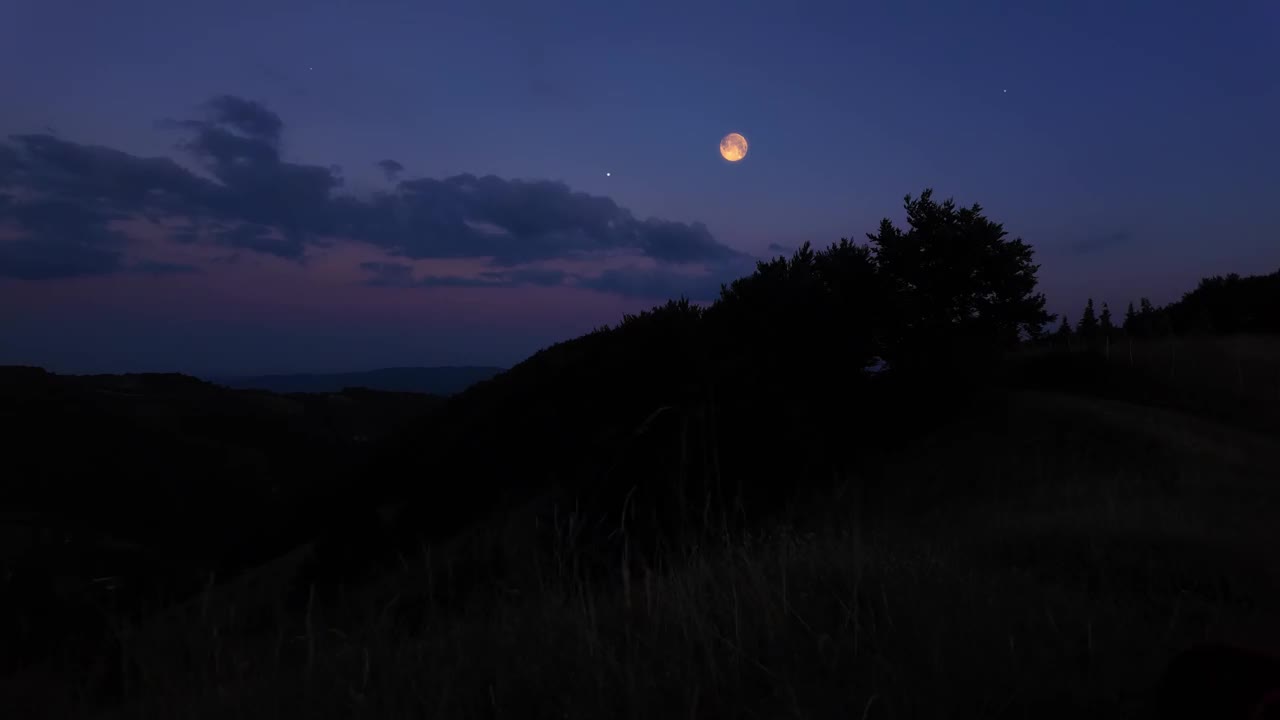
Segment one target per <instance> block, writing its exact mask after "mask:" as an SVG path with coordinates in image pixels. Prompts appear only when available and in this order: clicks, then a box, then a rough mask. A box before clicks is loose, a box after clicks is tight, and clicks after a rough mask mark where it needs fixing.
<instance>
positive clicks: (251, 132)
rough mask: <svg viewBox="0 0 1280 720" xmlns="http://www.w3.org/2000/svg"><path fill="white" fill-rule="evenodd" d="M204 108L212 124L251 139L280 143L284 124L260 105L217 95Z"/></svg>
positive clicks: (234, 97) (230, 96) (231, 96)
mask: <svg viewBox="0 0 1280 720" xmlns="http://www.w3.org/2000/svg"><path fill="white" fill-rule="evenodd" d="M206 107H207V108H208V109H209V112H210V114H211V115H212V116H213V119H214V122H217V123H221V124H223V125H227V126H229V127H232V128H234V129H235V130H237V131H239V132H241V133H243V134H245V135H247V136H249V137H251V138H257V139H259V140H264V141H266V142H270V143H273V144H276V143H279V142H280V133H281V131H283V130H284V122H283V121H282V120H281V119H280V116H279V115H277V114H275V113H273V112H271V111H270V110H268V109H266V108H265V107H264V106H262V105H261V104H260V103H257V102H254V101H252V100H245V99H243V98H239V97H236V96H234V95H219V96H217V97H215V98H213V99H212V100H210V101H209V102H208V103H207V105H206Z"/></svg>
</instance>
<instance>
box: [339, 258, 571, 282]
mask: <svg viewBox="0 0 1280 720" xmlns="http://www.w3.org/2000/svg"><path fill="white" fill-rule="evenodd" d="M360 267H361V268H362V269H364V270H366V271H367V272H369V273H370V274H371V277H370V278H369V279H368V280H367V281H366V282H365V284H366V285H370V286H373V287H519V286H524V285H533V286H538V287H555V286H557V285H564V284H565V282H566V281H567V280H569V278H570V275H569V274H568V273H566V272H564V271H563V270H553V269H546V268H521V269H512V270H503V271H492V270H490V271H485V272H481V273H479V274H477V275H475V276H464V275H424V276H422V277H414V275H413V268H412V267H410V266H409V265H405V264H403V263H386V262H366V263H361V265H360Z"/></svg>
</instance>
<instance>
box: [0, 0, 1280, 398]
mask: <svg viewBox="0 0 1280 720" xmlns="http://www.w3.org/2000/svg"><path fill="white" fill-rule="evenodd" d="M264 8H265V9H264ZM0 67H4V68H6V71H5V72H2V73H0V98H4V102H3V104H0V140H2V141H0V364H9V363H23V364H34V365H41V366H44V367H47V368H49V369H52V370H55V371H60V372H120V371H149V370H165V371H168V370H176V371H183V372H191V373H197V374H200V373H205V374H218V373H240V372H286V371H329V370H358V369H368V368H374V367H384V366H394V365H437V364H499V365H509V364H512V363H515V362H517V361H519V360H520V359H522V358H523V357H525V356H527V355H528V354H529V353H531V352H533V351H535V350H537V349H538V348H540V347H542V346H545V345H547V344H550V343H551V342H555V341H557V340H561V339H566V338H569V337H572V336H575V335H578V334H581V333H583V332H586V331H588V330H590V329H591V328H592V327H595V326H598V325H601V324H604V323H614V322H617V321H618V320H619V319H620V318H621V315H622V314H623V313H624V312H635V311H638V310H640V309H643V308H646V307H649V306H651V305H654V304H657V303H659V302H661V301H663V300H665V299H666V298H668V297H673V296H676V295H679V294H681V293H684V294H687V295H689V296H690V297H691V298H693V299H695V300H709V299H711V298H712V297H713V296H714V292H715V289H716V288H717V287H718V283H719V282H720V281H723V280H728V279H731V278H733V277H736V276H739V275H742V274H746V273H748V272H749V271H750V270H751V267H752V265H753V263H754V261H755V260H756V259H757V258H761V257H765V256H768V255H770V254H771V253H774V252H776V250H777V249H778V248H785V249H787V250H788V251H789V249H790V248H793V247H795V246H796V245H798V244H799V243H801V242H804V241H806V240H808V241H812V242H814V243H815V244H818V245H826V244H829V243H831V242H834V241H836V240H838V239H839V238H841V237H851V238H855V239H857V240H859V241H861V240H862V239H863V238H864V234H865V233H866V232H869V231H872V230H874V229H875V227H876V225H877V223H878V221H879V219H880V218H881V217H885V216H888V217H890V218H892V219H893V220H895V221H901V218H902V211H901V204H902V197H903V195H905V194H907V193H912V194H916V193H918V192H919V191H920V190H922V189H923V188H925V187H933V188H934V189H935V191H936V192H937V194H939V195H941V196H944V197H947V196H954V197H955V198H956V199H957V201H959V202H961V203H963V204H969V203H973V202H978V203H980V204H982V205H983V206H984V207H985V208H986V209H987V211H988V214H989V215H990V216H991V217H993V218H994V219H996V220H998V221H1001V222H1004V223H1005V225H1006V228H1007V229H1008V230H1009V231H1010V232H1011V234H1012V235H1014V236H1019V237H1022V238H1023V239H1024V240H1026V241H1027V242H1029V243H1031V244H1032V245H1033V246H1034V247H1035V248H1036V250H1037V260H1038V261H1039V262H1040V263H1041V264H1042V270H1041V279H1042V289H1043V290H1044V292H1045V293H1046V294H1047V295H1048V296H1049V305H1050V310H1052V311H1054V312H1063V311H1066V312H1068V313H1069V314H1070V316H1071V317H1072V319H1075V318H1076V317H1078V315H1079V308H1080V306H1081V305H1083V301H1084V298H1085V297H1086V296H1090V295H1092V296H1093V297H1094V298H1095V299H1096V300H1098V301H1102V300H1107V301H1109V302H1110V303H1111V304H1112V305H1113V306H1114V309H1116V310H1117V311H1118V310H1120V309H1122V308H1123V306H1124V304H1125V303H1127V302H1128V301H1129V300H1131V299H1135V300H1136V299H1137V297H1138V296H1140V295H1146V296H1149V297H1150V298H1151V299H1152V300H1153V301H1155V302H1159V303H1163V302H1167V301H1169V300H1173V299H1176V297H1177V296H1178V294H1180V293H1181V292H1182V291H1184V290H1187V289H1190V287H1191V286H1193V285H1194V283H1195V281H1196V280H1197V279H1198V278H1199V277H1201V276H1203V275H1205V274H1212V273H1225V272H1240V273H1242V274H1251V273H1258V272H1271V271H1274V270H1276V269H1277V268H1278V267H1280V213H1278V212H1277V211H1276V210H1275V208H1276V207H1277V202H1278V201H1277V200H1276V196H1277V193H1278V192H1280V165H1278V164H1277V161H1278V160H1280V138H1278V137H1277V130H1276V129H1277V128H1278V127H1280V5H1277V4H1276V3H1275V2H1274V1H1273V0H1228V1H1227V2H1226V3H1225V4H1219V5H1213V4H1211V3H1204V2H1199V1H1195V2H1192V1H1179V0H1164V1H1163V2H1147V1H1145V0H1123V1H1120V0H1105V1H1094V0H1071V1H1066V0H1063V1H1061V2H1059V1H1049V0H1046V1H1045V2H1037V3H1026V2H993V1H990V0H963V1H962V0H954V1H952V2H923V3H899V2H876V3H849V2H839V3H834V2H833V3H805V4H804V5H803V6H802V7H801V6H796V8H795V9H790V8H789V6H788V7H787V8H784V6H783V5H780V4H778V3H776V2H770V3H747V2H734V3H723V4H721V3H716V4H713V3H710V2H697V3H691V2H678V3H677V2H672V3H666V2H643V3H640V2H637V3H630V2H626V3H623V2H598V1H593V2H581V3H529V2H523V1H521V2H478V1H477V2H467V3H461V2H459V3H445V2H429V3H428V2H417V1H415V2H393V1H390V0H380V1H378V2H368V3H355V2H334V3H314V2H306V3H303V2H294V1H293V0H276V1H274V2H270V3H264V2H253V3H250V2H240V1H239V0H225V1H223V2H216V3H214V2H202V3H193V2H190V1H189V0H164V1H155V2H150V1H149V2H134V1H129V0H121V2H115V3H84V2H79V1H71V0H38V1H37V0H30V1H20V0H9V2H0ZM731 131H736V132H741V133H742V134H744V135H745V136H746V137H747V139H748V140H749V141H750V143H751V149H750V153H749V154H748V156H747V158H746V159H745V160H744V161H742V162H741V163H738V164H730V163H727V162H725V161H723V160H722V159H721V158H720V157H719V156H718V153H717V144H718V142H719V139H720V137H721V136H723V135H724V134H726V133H728V132H731ZM383 161H392V162H383ZM606 173H610V175H609V176H606Z"/></svg>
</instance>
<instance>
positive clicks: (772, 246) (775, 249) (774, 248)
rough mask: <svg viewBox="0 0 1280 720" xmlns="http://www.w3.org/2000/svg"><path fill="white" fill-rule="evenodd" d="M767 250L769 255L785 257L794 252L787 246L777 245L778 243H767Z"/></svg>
mask: <svg viewBox="0 0 1280 720" xmlns="http://www.w3.org/2000/svg"><path fill="white" fill-rule="evenodd" d="M768 250H769V252H771V253H781V254H783V255H787V254H789V253H791V252H792V251H794V250H795V248H793V247H788V246H786V245H782V244H779V243H769V247H768Z"/></svg>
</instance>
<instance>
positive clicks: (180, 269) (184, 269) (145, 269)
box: [129, 260, 202, 276]
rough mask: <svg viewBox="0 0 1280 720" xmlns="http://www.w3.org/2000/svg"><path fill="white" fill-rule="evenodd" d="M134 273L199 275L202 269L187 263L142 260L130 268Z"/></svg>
mask: <svg viewBox="0 0 1280 720" xmlns="http://www.w3.org/2000/svg"><path fill="white" fill-rule="evenodd" d="M129 269H130V270H132V271H133V272H136V273H142V274H144V275H157V276H159V275H197V274H199V273H200V272H202V271H201V270H200V268H198V267H196V266H195V265H187V264H185V263H171V262H161V261H158V260H140V261H138V262H136V263H134V264H133V265H132V266H131V267H130V268H129Z"/></svg>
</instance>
